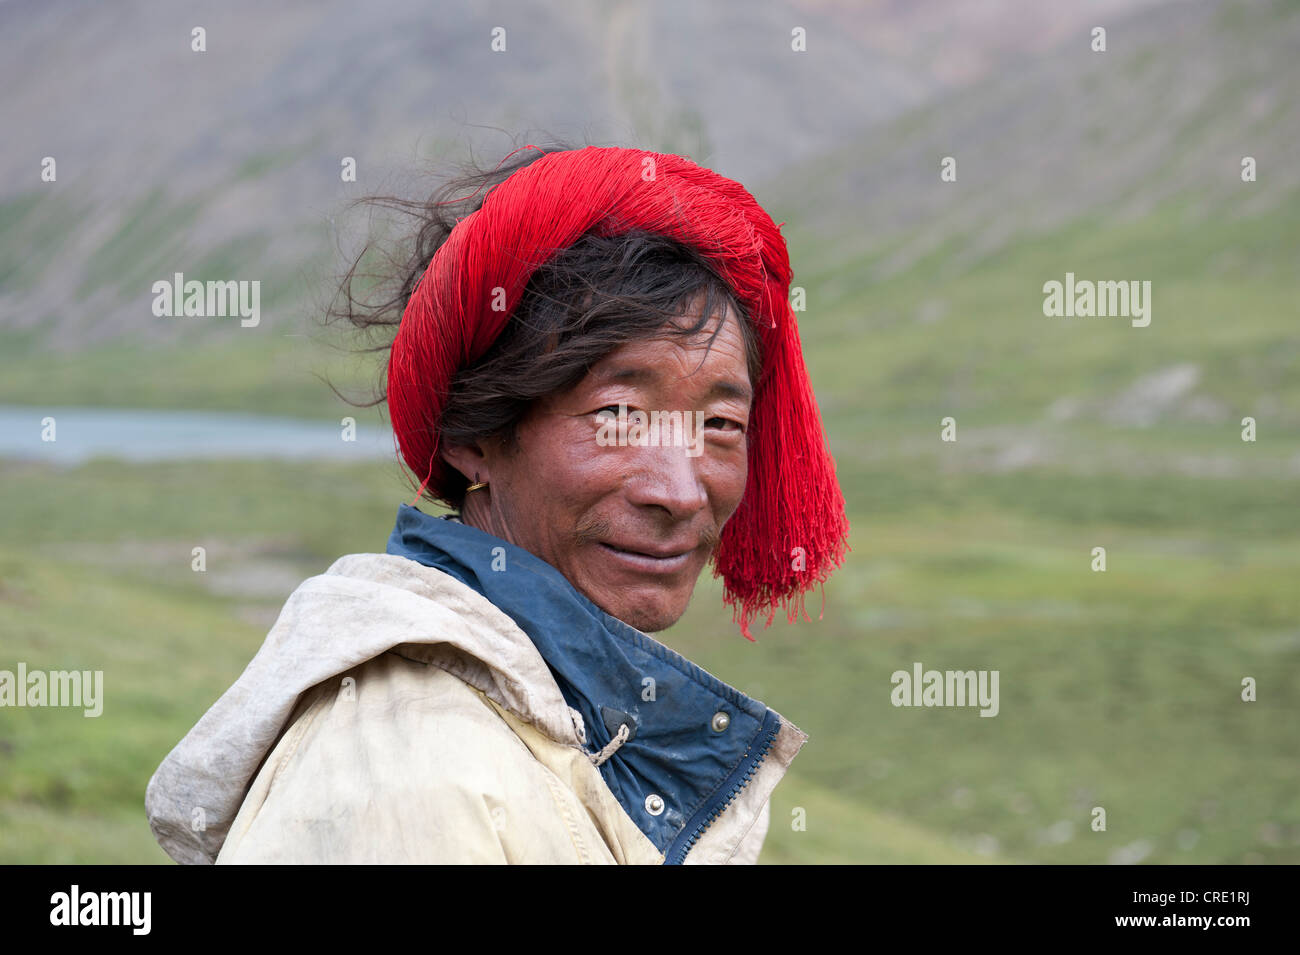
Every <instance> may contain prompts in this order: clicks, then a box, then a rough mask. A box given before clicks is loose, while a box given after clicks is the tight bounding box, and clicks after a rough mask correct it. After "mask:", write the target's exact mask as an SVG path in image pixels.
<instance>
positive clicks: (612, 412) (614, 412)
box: [596, 405, 618, 418]
mask: <svg viewBox="0 0 1300 955" xmlns="http://www.w3.org/2000/svg"><path fill="white" fill-rule="evenodd" d="M606 412H609V414H608V417H611V418H617V417H618V405H605V407H603V408H597V409H596V414H597V416H600V415H603V414H605V413H606Z"/></svg>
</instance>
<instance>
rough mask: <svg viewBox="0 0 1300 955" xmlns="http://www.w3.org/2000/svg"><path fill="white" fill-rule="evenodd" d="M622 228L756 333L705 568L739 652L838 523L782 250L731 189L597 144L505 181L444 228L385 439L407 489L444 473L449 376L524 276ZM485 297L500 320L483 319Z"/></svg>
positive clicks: (479, 350) (797, 586)
mask: <svg viewBox="0 0 1300 955" xmlns="http://www.w3.org/2000/svg"><path fill="white" fill-rule="evenodd" d="M532 148H536V147H532ZM631 229H642V230H645V231H648V232H654V233H658V234H661V235H665V236H668V237H670V238H672V239H675V240H677V241H678V242H681V243H683V244H684V245H688V246H691V247H693V248H695V249H697V250H698V251H699V252H700V253H701V254H702V255H704V256H705V257H706V258H707V259H708V260H709V261H710V262H711V263H712V265H713V266H714V268H716V269H717V271H718V273H719V274H720V275H721V276H722V277H723V279H724V280H725V281H726V282H727V283H728V285H730V287H731V288H732V290H733V291H734V293H735V295H736V297H737V298H738V299H739V300H740V302H741V303H743V305H744V306H745V307H746V309H747V311H748V313H749V315H750V316H751V319H752V323H753V325H754V327H755V328H756V329H757V331H758V333H759V340H760V343H761V349H762V374H761V376H760V378H759V381H758V382H757V385H756V387H755V390H754V404H753V408H752V412H751V417H750V429H749V432H748V435H749V473H748V477H747V483H746V487H745V494H744V497H743V498H742V499H741V502H740V506H739V507H738V508H737V509H736V512H735V513H734V514H733V515H732V516H731V518H730V519H729V520H728V521H727V523H726V524H725V525H724V527H723V530H722V539H721V541H720V543H719V545H718V550H717V553H716V555H715V558H714V576H717V577H721V578H722V580H723V583H724V593H725V597H724V599H725V601H726V603H727V604H729V605H730V606H731V607H732V608H733V609H734V611H735V619H736V620H737V621H738V622H739V623H740V626H741V632H742V633H743V634H744V635H745V636H746V637H747V638H748V639H750V640H753V639H754V638H753V637H752V636H751V635H750V632H749V624H750V621H752V620H753V619H754V618H755V617H756V616H757V615H758V614H759V613H761V612H766V613H767V623H768V624H769V625H770V624H771V622H772V618H773V617H774V616H775V614H776V609H777V607H785V608H786V610H787V617H788V619H789V620H790V621H792V622H793V620H794V619H795V615H796V613H798V612H799V611H800V610H802V606H803V595H804V592H805V591H807V590H808V589H809V588H811V587H812V586H814V585H815V584H817V583H820V582H822V581H825V579H826V578H827V576H829V574H830V572H831V571H832V570H833V569H834V568H835V567H836V566H838V565H839V564H840V563H841V562H842V561H843V559H844V551H845V550H846V548H847V547H848V544H847V534H848V520H847V518H846V517H845V514H844V498H843V496H842V495H841V493H840V488H839V484H838V483H837V482H836V480H835V466H834V462H833V461H832V460H831V456H830V453H829V452H828V450H827V447H826V443H825V437H824V435H823V433H822V426H821V417H820V415H819V414H818V411H817V404H816V402H815V401H814V399H813V393H812V387H811V386H810V385H809V383H808V375H807V371H806V369H805V368H804V362H803V352H802V350H801V349H800V347H799V332H798V328H797V327H796V324H795V316H794V311H793V310H792V309H791V307H790V303H789V293H790V278H791V272H790V259H789V254H788V253H787V251H786V247H785V240H784V239H783V238H782V237H781V234H780V232H779V231H778V227H777V226H776V225H775V224H774V223H773V222H772V218H771V217H770V216H769V215H768V214H767V213H766V212H764V211H763V210H762V208H760V207H759V205H758V203H757V202H756V201H755V200H754V197H753V196H751V195H750V194H749V192H748V191H746V190H745V188H744V187H743V186H741V185H740V184H739V183H737V182H734V181H732V180H730V179H727V178H725V177H723V176H720V175H718V174H717V173H715V172H713V171H712V170H709V169H705V168H703V167H701V166H698V165H696V164H695V163H693V162H691V161H690V160H689V159H685V158H683V157H681V156H674V155H670V154H665V153H653V152H647V151H645V150H641V149H620V148H610V147H597V146H588V147H585V148H583V149H575V150H561V151H556V152H550V153H547V154H546V155H544V156H543V157H542V158H541V159H538V160H535V161H534V162H532V163H531V164H529V165H527V166H524V167H523V168H521V169H519V170H517V171H516V172H514V173H512V174H511V175H510V176H509V177H508V178H507V179H505V180H504V181H503V182H501V183H500V184H498V185H497V186H496V187H495V188H493V189H492V190H491V191H490V192H489V193H488V195H487V197H486V198H485V199H484V201H483V205H482V208H480V209H479V210H478V211H476V212H473V213H471V214H470V215H468V216H466V217H465V218H464V219H462V220H461V221H460V222H459V223H457V225H456V227H455V228H454V229H453V230H452V231H451V234H450V235H449V236H448V238H447V240H446V242H444V243H443V245H442V246H441V247H440V248H439V249H438V251H437V252H436V253H435V254H434V256H433V260H432V262H430V264H429V267H428V269H426V270H425V273H424V276H423V277H422V278H421V279H420V282H419V284H418V285H417V287H416V289H415V292H414V294H412V296H411V299H410V302H408V303H407V306H406V310H405V312H404V314H403V316H402V322H401V326H400V328H399V329H398V332H397V337H396V339H395V340H394V341H393V347H392V352H391V356H390V361H389V367H388V406H389V413H390V416H391V418H392V424H393V431H394V433H395V434H396V437H397V440H398V442H399V444H400V447H401V452H402V456H403V458H404V459H405V460H406V464H407V466H408V467H410V469H411V470H412V471H413V472H415V474H416V475H417V476H419V475H424V483H423V484H421V486H420V491H421V492H423V490H424V487H425V486H426V485H427V484H428V483H429V482H430V481H431V480H434V481H436V480H437V479H438V478H439V477H440V476H441V475H442V473H443V468H445V467H446V465H445V464H444V462H443V461H442V460H441V459H440V458H439V456H438V431H437V423H438V420H439V417H440V415H441V412H442V407H443V403H444V401H445V400H446V395H447V391H448V386H449V384H450V382H451V379H452V376H453V375H455V374H456V372H458V371H459V370H460V369H462V368H464V367H465V366H467V365H469V364H470V363H472V362H474V361H475V360H476V359H478V358H479V357H480V356H482V355H483V353H484V352H485V351H486V350H487V349H488V347H489V346H490V345H491V344H492V342H493V341H494V340H495V339H496V337H497V335H499V334H500V333H501V331H502V329H504V328H505V326H506V323H507V321H508V320H509V318H510V315H511V313H512V312H513V311H514V308H515V306H516V305H517V304H518V302H519V299H520V297H521V295H522V293H523V290H524V286H525V285H526V284H527V283H528V280H529V278H530V277H531V275H532V273H533V271H534V270H535V269H536V268H537V267H538V266H540V265H541V264H543V262H544V261H545V260H546V258H547V257H548V256H549V255H551V254H554V253H555V252H556V251H559V250H561V249H565V248H568V247H569V246H570V245H572V244H573V243H574V242H575V241H577V240H578V239H579V238H580V237H581V236H582V235H583V234H584V233H586V232H588V231H591V232H594V233H596V234H598V235H601V236H616V235H621V234H623V233H625V232H627V231H629V230H631ZM498 288H499V289H503V290H504V301H505V308H504V309H501V310H494V309H493V307H492V305H493V302H494V290H495V289H498ZM495 297H496V298H497V299H498V300H499V298H500V293H496V296H495ZM498 304H499V303H498ZM418 496H419V495H418V494H417V498H418ZM805 619H806V615H805Z"/></svg>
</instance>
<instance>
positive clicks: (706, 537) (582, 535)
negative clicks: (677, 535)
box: [573, 514, 722, 554]
mask: <svg viewBox="0 0 1300 955" xmlns="http://www.w3.org/2000/svg"><path fill="white" fill-rule="evenodd" d="M614 527H615V525H614V522H613V521H612V520H610V519H609V518H608V517H603V516H601V515H597V514H591V515H588V516H586V517H584V518H582V519H581V520H580V521H578V523H577V524H576V525H575V526H574V528H573V536H574V537H575V538H576V539H577V540H578V541H579V542H580V543H583V544H599V543H600V542H601V541H606V540H609V539H610V538H611V537H614V536H615V535H614ZM694 535H695V537H696V538H697V540H698V541H699V544H697V546H699V545H704V546H705V547H707V548H708V551H709V553H710V554H712V553H714V552H715V551H717V549H718V544H720V543H721V542H722V529H721V528H720V527H718V526H717V525H716V524H714V523H713V522H712V521H710V522H709V523H708V524H707V525H706V526H704V527H701V528H699V529H697V530H695V531H694ZM634 536H636V537H638V538H645V537H649V538H651V539H653V540H664V539H667V538H668V537H670V536H672V534H671V532H669V533H659V532H657V531H650V532H648V533H644V534H636V535H634Z"/></svg>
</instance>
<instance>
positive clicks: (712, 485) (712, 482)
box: [705, 446, 749, 524]
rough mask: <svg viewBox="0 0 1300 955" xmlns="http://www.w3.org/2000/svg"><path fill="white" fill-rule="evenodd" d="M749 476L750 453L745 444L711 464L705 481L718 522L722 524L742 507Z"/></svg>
mask: <svg viewBox="0 0 1300 955" xmlns="http://www.w3.org/2000/svg"><path fill="white" fill-rule="evenodd" d="M748 478H749V455H748V453H747V452H746V450H745V448H744V446H742V447H741V448H740V449H738V450H736V451H730V452H728V453H727V454H725V455H722V456H720V457H719V458H717V459H715V460H714V461H713V462H711V464H710V469H709V472H708V473H707V474H706V475H705V481H706V482H707V486H708V488H709V495H710V497H711V499H712V500H713V506H714V509H715V512H716V517H717V520H718V523H719V524H721V523H723V522H725V521H726V520H727V518H729V517H731V515H732V514H733V513H735V510H736V508H738V507H740V501H741V498H743V497H744V496H745V487H746V484H747V481H748Z"/></svg>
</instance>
